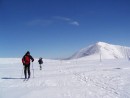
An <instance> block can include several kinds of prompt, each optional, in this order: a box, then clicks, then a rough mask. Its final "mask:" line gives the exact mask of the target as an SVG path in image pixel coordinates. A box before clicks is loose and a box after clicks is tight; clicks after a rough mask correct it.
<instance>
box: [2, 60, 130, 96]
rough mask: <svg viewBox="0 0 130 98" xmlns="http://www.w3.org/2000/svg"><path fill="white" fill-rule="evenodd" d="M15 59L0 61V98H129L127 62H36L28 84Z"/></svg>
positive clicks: (128, 69)
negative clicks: (41, 65) (41, 67)
mask: <svg viewBox="0 0 130 98" xmlns="http://www.w3.org/2000/svg"><path fill="white" fill-rule="evenodd" d="M7 60H8V59H7ZM7 60H5V61H7ZM15 60H16V59H14V60H13V59H12V61H11V62H8V63H7V62H4V61H1V62H0V98H130V62H129V61H128V60H122V59H120V60H119V59H118V60H104V61H103V62H99V60H83V59H82V60H66V61H65V60H60V61H58V60H44V64H43V70H42V71H40V70H39V65H38V63H37V62H36V60H35V63H34V64H33V67H34V76H35V77H34V78H33V77H31V79H30V80H28V81H23V79H22V78H23V77H24V76H23V73H22V68H23V67H22V64H21V62H19V63H16V62H15ZM13 61H14V63H12V62H13ZM31 73H32V74H33V71H32V70H31Z"/></svg>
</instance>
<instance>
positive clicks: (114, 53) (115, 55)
mask: <svg viewBox="0 0 130 98" xmlns="http://www.w3.org/2000/svg"><path fill="white" fill-rule="evenodd" d="M129 56H130V47H125V46H120V45H112V44H108V43H105V42H97V43H96V44H94V45H90V46H88V47H87V48H83V49H81V50H79V51H78V52H76V53H75V54H74V55H72V56H71V57H70V58H69V59H77V58H85V59H86V58H87V59H99V58H101V59H119V58H128V57H129Z"/></svg>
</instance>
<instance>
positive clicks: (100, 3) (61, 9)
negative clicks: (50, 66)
mask: <svg viewBox="0 0 130 98" xmlns="http://www.w3.org/2000/svg"><path fill="white" fill-rule="evenodd" d="M129 5H130V1H129V0H0V57H22V56H23V55H24V53H25V52H26V51H27V50H29V51H30V52H31V54H32V56H34V57H40V56H42V57H44V58H61V57H68V56H70V55H72V54H73V53H74V52H76V51H78V50H79V49H81V48H84V47H87V46H88V45H90V44H94V43H96V42H98V41H103V42H107V43H111V44H118V45H124V46H130V38H129V36H130V6H129Z"/></svg>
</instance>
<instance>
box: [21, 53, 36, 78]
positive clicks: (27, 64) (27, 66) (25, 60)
mask: <svg viewBox="0 0 130 98" xmlns="http://www.w3.org/2000/svg"><path fill="white" fill-rule="evenodd" d="M30 60H31V61H32V62H33V61H34V59H33V57H32V56H31V55H30V52H29V51H27V53H26V54H25V55H24V56H23V58H22V63H23V66H24V75H25V79H27V72H28V79H29V78H30V75H31V73H30Z"/></svg>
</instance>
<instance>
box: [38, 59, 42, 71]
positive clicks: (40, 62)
mask: <svg viewBox="0 0 130 98" xmlns="http://www.w3.org/2000/svg"><path fill="white" fill-rule="evenodd" d="M38 62H39V65H40V70H42V66H41V64H43V61H42V58H41V57H40V58H39V60H38Z"/></svg>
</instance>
